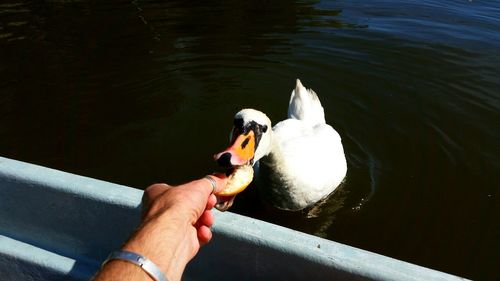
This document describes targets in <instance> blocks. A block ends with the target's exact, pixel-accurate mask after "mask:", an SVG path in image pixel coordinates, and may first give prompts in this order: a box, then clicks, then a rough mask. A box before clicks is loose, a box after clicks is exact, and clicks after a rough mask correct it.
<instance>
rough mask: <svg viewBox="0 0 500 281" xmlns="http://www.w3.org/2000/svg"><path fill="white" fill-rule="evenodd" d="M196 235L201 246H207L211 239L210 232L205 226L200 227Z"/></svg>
mask: <svg viewBox="0 0 500 281" xmlns="http://www.w3.org/2000/svg"><path fill="white" fill-rule="evenodd" d="M197 235H198V241H200V245H201V246H203V245H205V244H207V243H208V242H210V239H212V231H211V230H210V228H208V227H207V226H205V225H202V226H200V227H199V228H198V229H197Z"/></svg>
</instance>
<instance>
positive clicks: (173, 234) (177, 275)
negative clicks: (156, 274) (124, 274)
mask: <svg viewBox="0 0 500 281" xmlns="http://www.w3.org/2000/svg"><path fill="white" fill-rule="evenodd" d="M167 212H169V211H167ZM167 212H164V213H163V214H162V215H160V216H157V217H154V218H151V219H149V220H146V221H145V222H144V223H143V224H142V225H141V226H140V227H139V229H138V230H137V232H136V233H135V234H134V235H133V236H132V237H131V238H130V239H129V240H128V241H127V242H126V243H125V245H124V246H123V247H122V249H123V250H126V251H131V252H134V253H137V254H140V255H142V256H145V257H147V258H148V259H150V260H151V261H152V262H153V263H155V264H156V265H157V266H158V267H159V268H160V269H161V271H162V272H163V274H164V275H165V276H166V277H167V278H168V280H170V281H176V280H180V279H181V276H182V272H183V271H184V268H185V265H186V264H187V262H189V255H188V251H186V249H185V246H186V243H183V241H182V240H183V237H185V236H186V235H187V234H186V233H184V232H185V231H186V227H184V225H182V223H181V222H179V221H176V220H172V219H171V218H172V217H175V216H172V214H167ZM166 218H170V219H166Z"/></svg>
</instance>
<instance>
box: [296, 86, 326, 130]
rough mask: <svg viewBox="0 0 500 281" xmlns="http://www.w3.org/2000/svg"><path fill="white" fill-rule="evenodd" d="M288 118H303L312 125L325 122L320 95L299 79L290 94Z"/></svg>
mask: <svg viewBox="0 0 500 281" xmlns="http://www.w3.org/2000/svg"><path fill="white" fill-rule="evenodd" d="M288 118H293V119H298V120H303V121H306V122H308V123H310V124H311V125H313V126H314V125H317V124H325V123H326V122H325V111H324V109H323V106H321V102H320V101H319V98H318V95H317V94H316V93H315V92H314V91H313V90H312V89H306V88H305V87H304V86H303V85H302V83H301V82H300V80H299V79H297V84H296V86H295V89H294V90H293V91H292V95H291V96H290V104H289V105H288Z"/></svg>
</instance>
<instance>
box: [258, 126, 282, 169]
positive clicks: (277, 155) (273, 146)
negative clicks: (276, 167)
mask: <svg viewBox="0 0 500 281" xmlns="http://www.w3.org/2000/svg"><path fill="white" fill-rule="evenodd" d="M263 157H265V158H266V161H270V162H279V161H280V160H281V159H282V152H281V146H280V142H279V139H278V138H277V137H276V135H275V134H274V133H273V131H271V132H269V140H268V141H267V145H266V147H265V149H264V155H263Z"/></svg>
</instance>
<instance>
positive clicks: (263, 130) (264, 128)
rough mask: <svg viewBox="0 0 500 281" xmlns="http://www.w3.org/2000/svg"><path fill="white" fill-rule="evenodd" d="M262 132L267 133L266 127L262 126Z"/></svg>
mask: <svg viewBox="0 0 500 281" xmlns="http://www.w3.org/2000/svg"><path fill="white" fill-rule="evenodd" d="M262 132H264V133H265V132H267V125H264V126H262Z"/></svg>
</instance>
